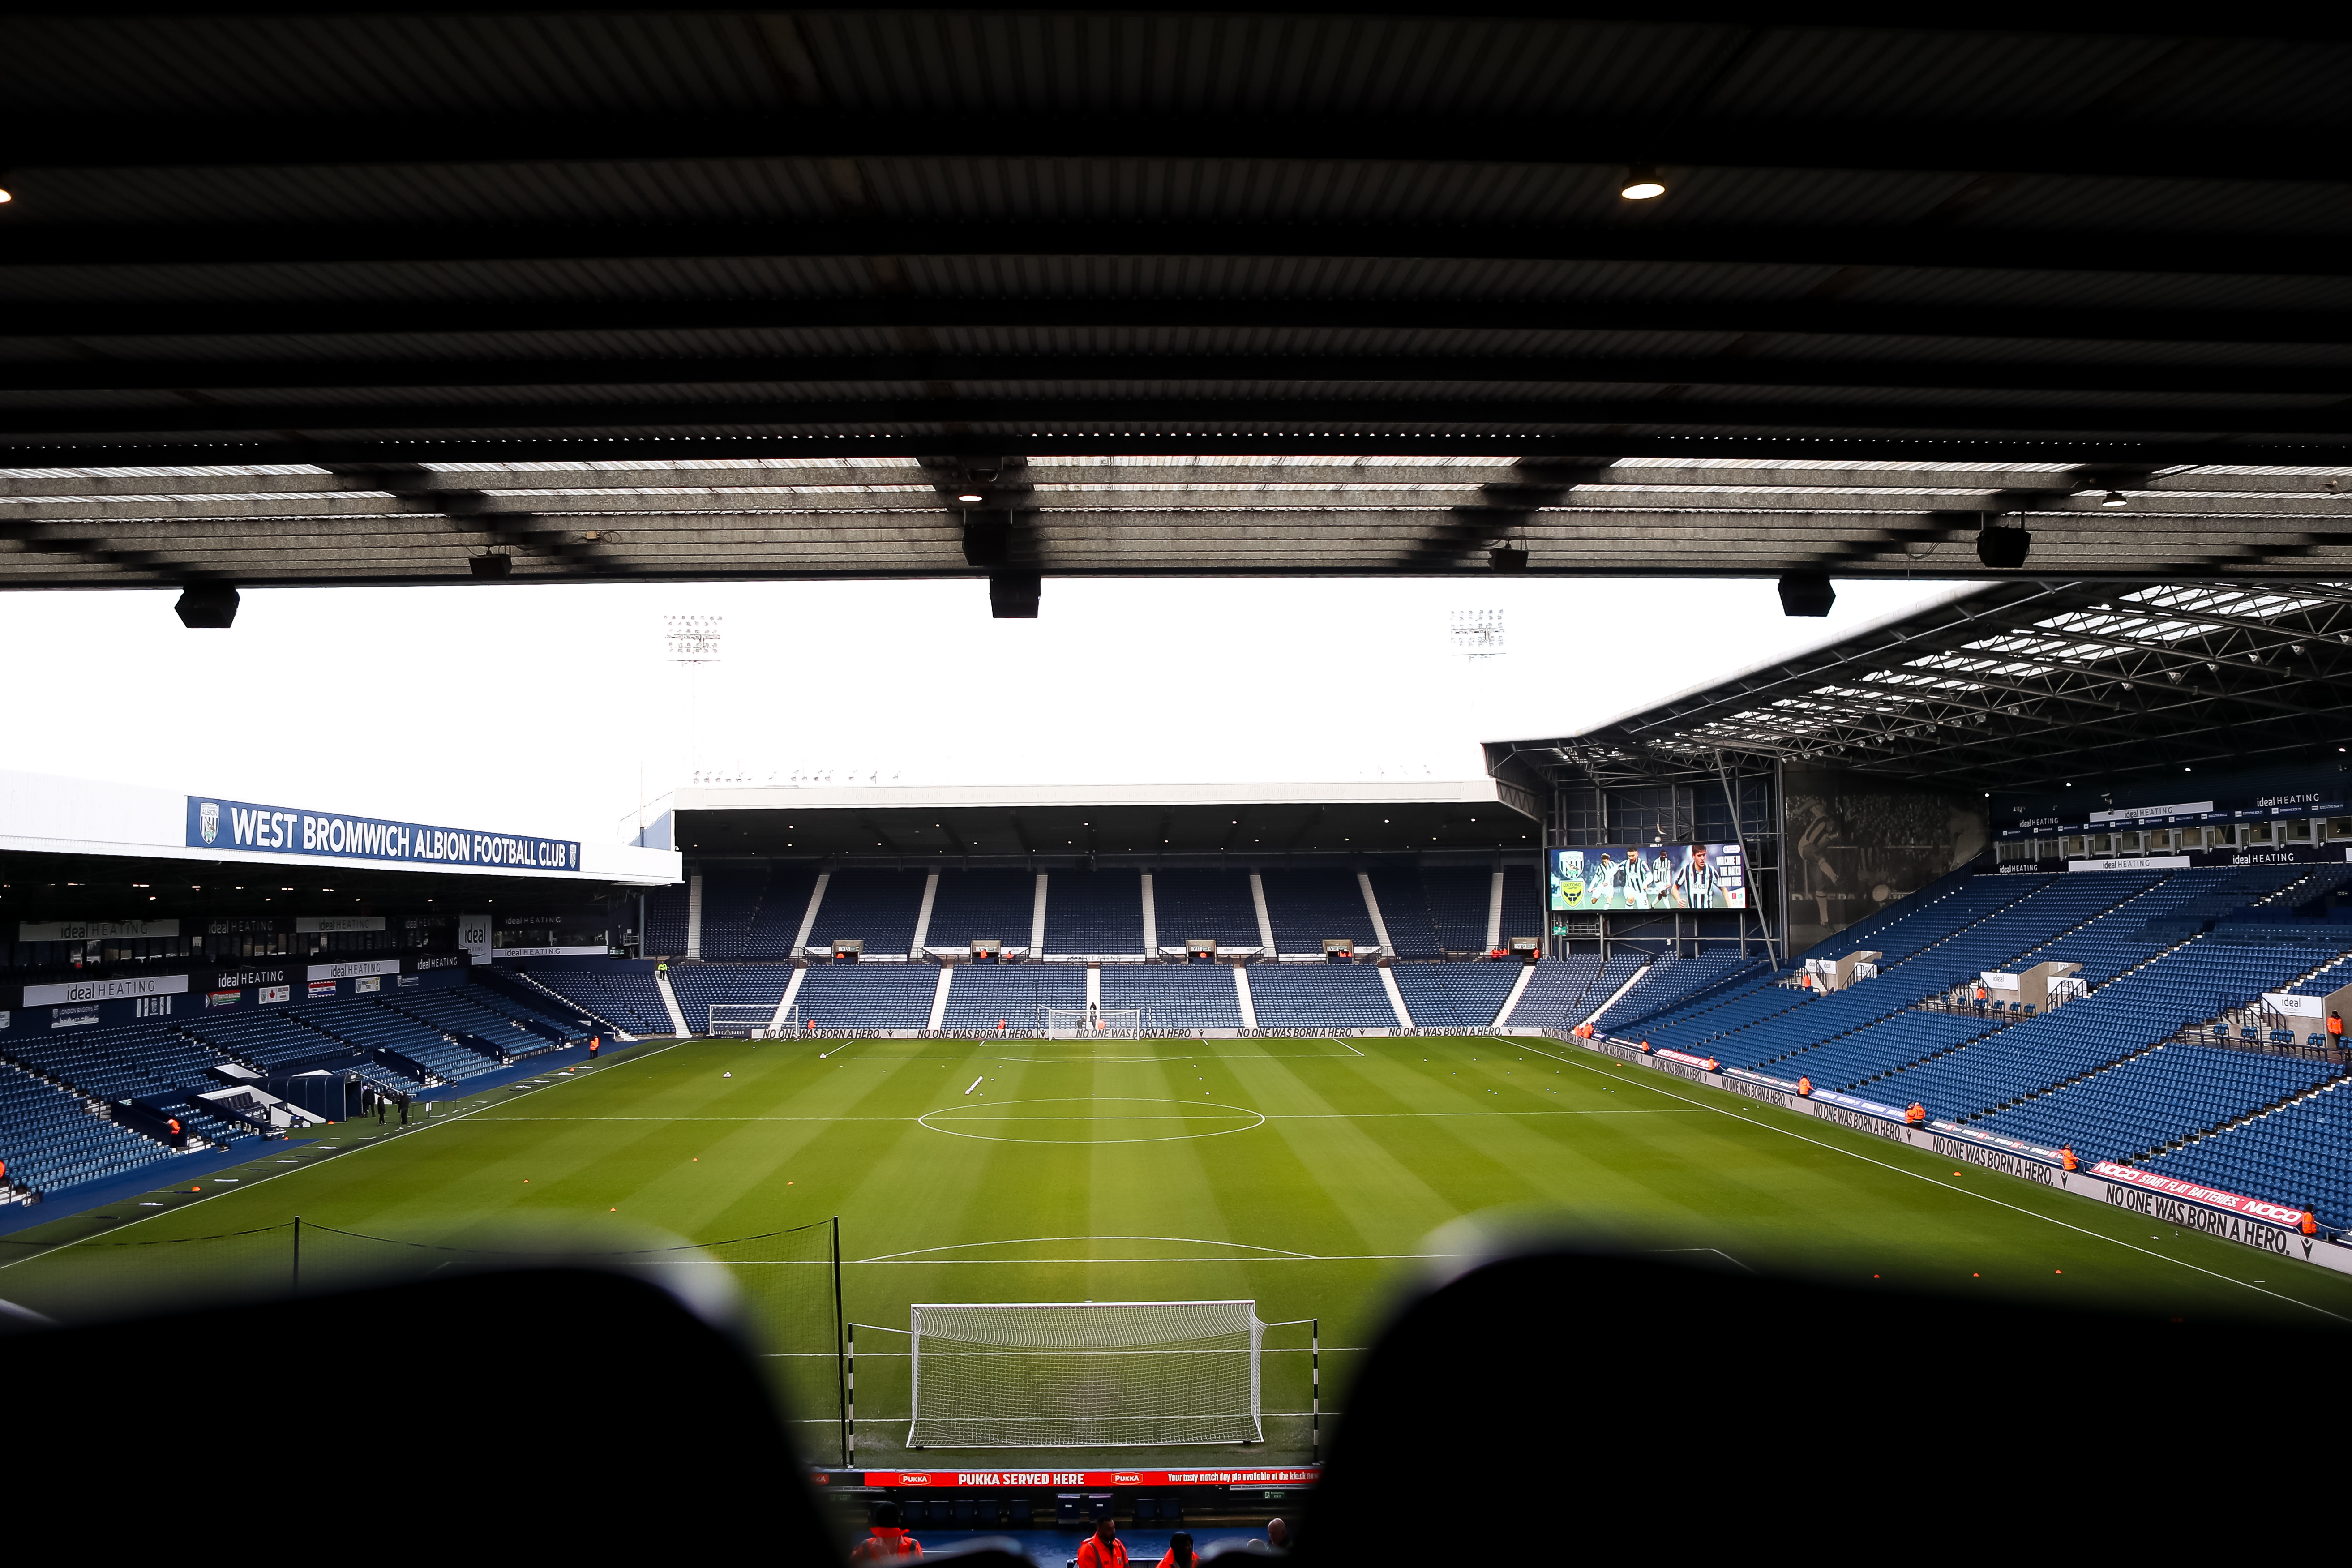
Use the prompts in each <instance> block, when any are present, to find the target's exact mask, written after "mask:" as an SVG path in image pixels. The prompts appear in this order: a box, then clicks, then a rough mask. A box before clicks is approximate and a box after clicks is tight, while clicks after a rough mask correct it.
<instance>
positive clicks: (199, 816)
mask: <svg viewBox="0 0 2352 1568" xmlns="http://www.w3.org/2000/svg"><path fill="white" fill-rule="evenodd" d="M196 826H197V827H198V829H199V830H201V831H202V832H203V834H204V836H205V843H207V844H210V843H211V842H212V841H213V840H214V839H215V838H218V837H220V803H219V802H218V801H215V800H208V801H205V803H204V804H202V805H199V806H197V807H196Z"/></svg>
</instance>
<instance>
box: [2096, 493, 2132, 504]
mask: <svg viewBox="0 0 2352 1568" xmlns="http://www.w3.org/2000/svg"><path fill="white" fill-rule="evenodd" d="M2099 504H2100V505H2101V506H2104V507H2118V506H2129V505H2131V502H2129V501H2128V500H2125V499H2124V492H2123V491H2121V490H2109V491H2108V492H2107V493H2106V494H2105V495H2103V496H2101V497H2100V498H2099Z"/></svg>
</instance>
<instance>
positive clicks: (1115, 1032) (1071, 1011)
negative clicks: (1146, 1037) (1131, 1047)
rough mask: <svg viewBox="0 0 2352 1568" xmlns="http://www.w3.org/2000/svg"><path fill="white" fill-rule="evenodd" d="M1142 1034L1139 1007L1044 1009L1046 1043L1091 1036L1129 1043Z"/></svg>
mask: <svg viewBox="0 0 2352 1568" xmlns="http://www.w3.org/2000/svg"><path fill="white" fill-rule="evenodd" d="M1142 1033H1143V1009H1142V1008H1140V1007H1048V1008H1046V1009H1045V1037H1046V1038H1047V1039H1049V1040H1082V1039H1085V1038H1087V1037H1089V1036H1094V1035H1104V1036H1109V1037H1116V1038H1123V1039H1129V1040H1131V1039H1134V1038H1135V1037H1137V1036H1138V1035H1140V1034H1142Z"/></svg>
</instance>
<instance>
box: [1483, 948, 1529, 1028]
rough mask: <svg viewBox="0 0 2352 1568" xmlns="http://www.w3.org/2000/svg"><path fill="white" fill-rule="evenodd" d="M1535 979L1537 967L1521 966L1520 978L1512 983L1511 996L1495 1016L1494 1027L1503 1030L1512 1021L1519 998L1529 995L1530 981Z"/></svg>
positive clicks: (1525, 964) (1505, 999)
mask: <svg viewBox="0 0 2352 1568" xmlns="http://www.w3.org/2000/svg"><path fill="white" fill-rule="evenodd" d="M1535 977H1536V966H1535V965H1534V964H1532V963H1523V964H1521V965H1519V977H1518V978H1517V980H1514V981H1512V982H1511V994H1509V995H1508V996H1506V997H1504V998H1503V1006H1502V1010H1501V1011H1500V1012H1498V1013H1496V1015H1495V1021H1494V1024H1493V1025H1492V1027H1495V1028H1501V1027H1502V1026H1504V1025H1505V1024H1507V1023H1509V1022H1510V1021H1511V1011H1512V1009H1514V1008H1516V1007H1517V1005H1519V998H1520V997H1522V996H1524V995H1526V994H1528V983H1529V982H1530V981H1532V980H1534V979H1535Z"/></svg>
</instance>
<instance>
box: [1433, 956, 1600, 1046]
mask: <svg viewBox="0 0 2352 1568" xmlns="http://www.w3.org/2000/svg"><path fill="white" fill-rule="evenodd" d="M1600 973H1601V955H1600V954H1599V953H1597V952H1585V953H1577V954H1575V955H1573V956H1571V957H1568V958H1547V959H1543V960H1541V961H1539V962H1538V963H1537V964H1536V972H1535V973H1534V974H1533V975H1532V976H1531V977H1530V978H1529V979H1528V988H1527V989H1526V990H1525V991H1523V992H1521V993H1520V994H1519V1005H1517V1007H1515V1008H1513V1009H1512V1010H1511V1016H1509V1017H1508V1018H1506V1019H1504V1020H1503V1022H1504V1023H1506V1024H1507V1025H1508V1026H1511V1027H1513V1028H1521V1029H1573V1028H1574V1027H1576V1026H1578V1025H1579V1024H1581V1023H1582V1022H1584V1016H1585V1014H1587V1013H1590V1012H1591V1011H1592V1007H1591V1006H1585V1007H1582V1008H1579V1006H1578V1005H1577V1004H1578V1003H1579V1002H1580V1000H1581V999H1582V997H1583V996H1584V994H1585V993H1586V992H1588V991H1590V990H1591V988H1592V983H1593V981H1594V980H1595V979H1597V978H1598V977H1599V976H1600ZM1618 984H1621V985H1622V984H1624V982H1623V981H1622V980H1620V981H1619V982H1618ZM1594 1005H1598V1004H1597V1003H1596V1004H1594ZM1414 1016H1416V1017H1418V1016H1419V1015H1418V1014H1416V1015H1414Z"/></svg>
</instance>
